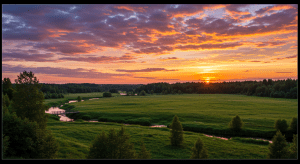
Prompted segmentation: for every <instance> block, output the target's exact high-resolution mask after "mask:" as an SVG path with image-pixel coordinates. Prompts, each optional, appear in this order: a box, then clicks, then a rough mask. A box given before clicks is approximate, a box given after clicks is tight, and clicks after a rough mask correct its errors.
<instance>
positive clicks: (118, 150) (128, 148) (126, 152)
mask: <svg viewBox="0 0 300 164" xmlns="http://www.w3.org/2000/svg"><path fill="white" fill-rule="evenodd" d="M129 139H130V136H129V135H127V134H125V129H124V127H123V126H122V127H121V130H120V131H119V132H118V133H116V132H115V130H114V129H110V131H109V133H108V135H106V134H105V133H104V132H102V133H101V134H100V135H98V136H97V137H96V138H95V139H94V140H93V142H92V145H91V146H90V151H89V153H88V156H87V158H88V159H134V158H136V155H135V150H134V145H133V144H132V143H130V142H129Z"/></svg>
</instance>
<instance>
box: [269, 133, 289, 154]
mask: <svg viewBox="0 0 300 164" xmlns="http://www.w3.org/2000/svg"><path fill="white" fill-rule="evenodd" d="M268 149H269V152H268V157H267V158H268V159H287V158H288V153H289V152H288V148H287V143H286V139H285V136H284V135H282V133H281V132H280V131H279V130H278V131H277V133H276V135H275V136H274V137H273V139H272V143H270V144H269V147H268Z"/></svg>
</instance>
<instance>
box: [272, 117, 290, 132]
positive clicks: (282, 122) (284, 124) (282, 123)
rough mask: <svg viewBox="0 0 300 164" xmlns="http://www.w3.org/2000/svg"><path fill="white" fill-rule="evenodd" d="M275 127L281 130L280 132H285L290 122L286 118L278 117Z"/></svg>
mask: <svg viewBox="0 0 300 164" xmlns="http://www.w3.org/2000/svg"><path fill="white" fill-rule="evenodd" d="M274 127H275V129H276V130H277V131H278V130H279V131H280V132H282V133H285V132H286V131H287V129H288V124H287V122H286V120H285V119H283V120H282V119H278V120H276V121H275V125H274Z"/></svg>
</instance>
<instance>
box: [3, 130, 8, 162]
mask: <svg viewBox="0 0 300 164" xmlns="http://www.w3.org/2000/svg"><path fill="white" fill-rule="evenodd" d="M2 141H3V144H2V150H3V156H2V157H4V156H6V150H7V148H8V146H9V136H5V135H4V134H2Z"/></svg>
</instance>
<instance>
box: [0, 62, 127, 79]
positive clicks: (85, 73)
mask: <svg viewBox="0 0 300 164" xmlns="http://www.w3.org/2000/svg"><path fill="white" fill-rule="evenodd" d="M23 71H28V72H29V71H32V72H33V73H34V74H47V75H53V76H58V77H72V78H89V79H107V78H114V77H119V76H122V77H123V76H128V75H127V74H114V73H102V72H96V71H95V70H94V69H83V68H76V69H67V68H53V67H24V66H12V65H8V64H2V73H3V72H4V73H20V72H23Z"/></svg>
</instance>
